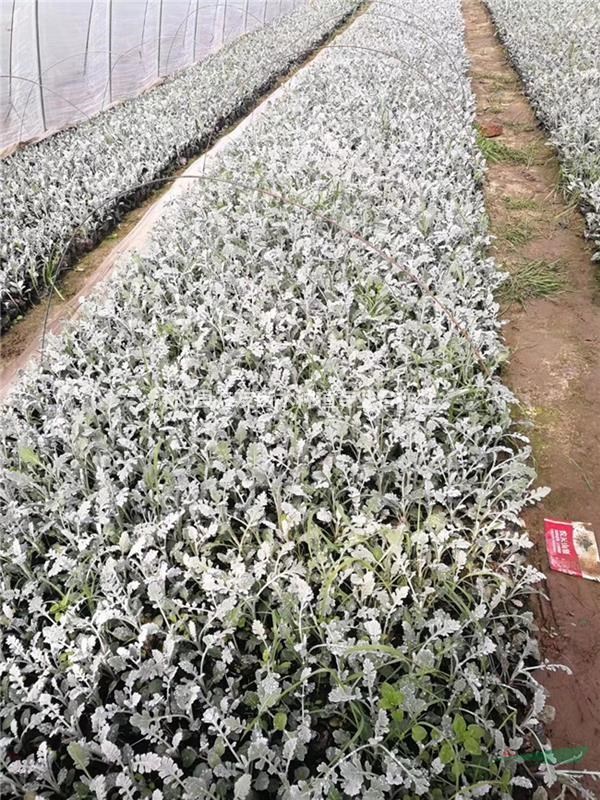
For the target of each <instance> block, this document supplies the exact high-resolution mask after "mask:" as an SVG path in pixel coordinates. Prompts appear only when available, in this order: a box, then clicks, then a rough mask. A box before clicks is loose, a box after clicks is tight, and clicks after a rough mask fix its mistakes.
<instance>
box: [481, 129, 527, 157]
mask: <svg viewBox="0 0 600 800" xmlns="http://www.w3.org/2000/svg"><path fill="white" fill-rule="evenodd" d="M477 145H478V147H479V149H480V150H481V152H482V153H483V155H484V156H485V158H486V161H488V162H489V163H490V164H531V163H532V161H533V160H534V158H535V153H534V152H533V149H532V148H531V147H528V148H515V147H509V145H507V144H505V143H504V142H501V141H498V140H497V139H488V138H487V137H486V136H483V135H482V134H481V133H480V132H479V131H478V132H477Z"/></svg>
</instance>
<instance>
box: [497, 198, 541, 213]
mask: <svg viewBox="0 0 600 800" xmlns="http://www.w3.org/2000/svg"><path fill="white" fill-rule="evenodd" d="M502 199H503V200H504V205H505V206H506V208H507V209H508V210H509V211H533V210H535V209H537V208H538V202H537V200H532V199H530V198H528V197H512V196H511V195H505V196H504V197H503V198H502Z"/></svg>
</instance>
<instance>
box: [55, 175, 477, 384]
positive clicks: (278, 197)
mask: <svg viewBox="0 0 600 800" xmlns="http://www.w3.org/2000/svg"><path fill="white" fill-rule="evenodd" d="M177 180H203V181H213V182H214V183H220V184H224V185H226V186H230V187H234V188H236V189H239V190H241V191H245V192H248V193H258V194H260V195H262V196H263V197H269V198H271V199H273V200H275V201H276V202H277V203H280V204H283V205H289V206H293V207H295V208H300V209H302V210H303V211H306V212H308V213H309V214H312V215H313V216H315V217H317V218H318V219H321V220H322V221H323V222H327V223H329V224H330V225H333V226H334V227H335V228H337V230H339V231H340V232H341V233H344V234H346V235H347V236H350V237H351V238H352V239H354V240H355V241H357V242H359V243H360V244H362V245H363V246H364V247H366V248H367V249H368V250H370V251H371V252H373V253H375V254H376V255H378V256H379V257H380V258H382V259H384V260H385V261H387V262H388V263H389V264H390V265H391V266H393V267H394V268H395V269H398V270H399V271H400V272H401V273H402V274H404V275H405V276H406V277H408V278H409V279H410V280H412V281H413V283H415V284H416V285H417V286H418V287H419V289H420V290H421V292H422V293H423V294H424V295H427V296H428V297H430V298H431V300H432V301H433V303H434V304H435V305H436V306H437V307H438V308H439V309H440V311H442V313H443V314H444V316H445V317H446V319H447V320H448V322H449V323H450V325H452V326H453V327H454V328H455V329H456V330H457V331H458V333H459V334H460V335H461V336H462V337H463V338H464V339H465V341H466V342H467V343H468V344H469V347H470V349H471V351H472V352H473V354H474V356H475V358H476V360H477V361H478V362H479V365H480V366H481V368H482V370H483V372H484V373H485V375H486V376H487V377H490V376H491V372H490V369H489V367H488V365H487V364H486V362H485V359H484V357H483V354H482V353H481V351H480V350H479V348H478V347H477V346H476V345H475V343H474V341H473V339H472V338H471V336H470V334H469V331H468V330H467V329H466V328H465V327H464V326H463V325H462V323H460V322H459V321H458V319H457V318H456V316H455V315H454V314H453V313H452V311H451V310H450V309H449V308H447V306H446V305H445V304H444V303H442V301H441V300H439V299H438V298H437V297H436V296H435V295H434V294H433V292H432V291H431V290H430V289H429V288H428V286H427V284H425V283H424V282H423V281H422V280H421V279H420V277H419V276H418V275H415V274H414V273H413V272H411V270H409V269H408V268H407V267H403V266H402V265H401V264H400V263H399V262H398V261H397V260H396V259H395V258H393V257H392V256H390V255H388V254H387V253H386V252H385V251H384V250H381V248H379V247H377V246H376V245H374V244H372V243H371V242H369V240H368V239H365V237H364V236H362V235H361V234H359V233H357V232H356V231H353V230H351V229H350V228H346V227H345V226H344V225H341V224H340V223H339V222H338V221H337V220H336V219H334V218H333V217H330V216H328V215H326V214H322V213H320V212H319V211H317V209H316V208H312V207H311V206H307V205H305V204H304V203H300V202H299V201H297V200H291V199H290V198H288V197H286V196H285V195H282V194H281V193H279V192H276V191H273V190H271V189H264V188H262V187H260V186H250V185H247V184H243V183H239V182H238V181H232V180H228V179H226V178H217V177H215V176H212V175H171V176H166V177H163V178H155V179H153V180H150V181H144V182H143V183H139V184H137V185H136V186H133V187H130V188H129V189H127V190H126V191H124V192H119V193H118V194H116V195H112V196H111V197H109V198H107V199H106V200H104V201H103V202H102V203H99V204H98V205H97V206H96V207H95V208H94V209H93V210H92V211H91V212H90V213H89V214H88V215H87V216H86V217H85V219H84V220H83V222H81V223H80V224H79V225H78V226H77V229H76V230H75V231H74V232H73V234H72V235H71V237H70V238H69V241H68V242H67V243H66V244H65V246H64V247H63V249H62V252H61V255H60V258H59V260H58V263H57V267H56V272H55V274H54V276H53V278H52V286H51V287H50V295H49V297H48V302H47V304H46V311H45V314H44V324H43V328H42V341H41V346H40V364H43V362H44V351H45V344H46V331H47V326H48V319H49V316H50V305H51V301H52V296H53V295H52V292H53V291H56V279H57V278H58V276H59V273H60V271H61V269H62V267H63V265H64V263H65V257H66V254H67V253H68V251H69V249H70V247H71V245H72V244H73V242H74V240H75V237H76V236H77V232H78V231H79V229H81V228H82V227H83V226H85V225H86V224H87V222H88V221H89V220H90V219H91V218H92V217H93V216H94V215H95V214H96V213H97V212H98V211H99V210H100V209H101V208H102V207H103V206H105V205H108V204H110V203H112V204H114V203H115V202H116V201H117V200H118V199H119V198H121V197H123V196H125V195H126V194H127V193H129V192H134V191H137V190H138V189H144V188H148V187H149V186H153V185H158V184H165V183H169V182H171V181H177Z"/></svg>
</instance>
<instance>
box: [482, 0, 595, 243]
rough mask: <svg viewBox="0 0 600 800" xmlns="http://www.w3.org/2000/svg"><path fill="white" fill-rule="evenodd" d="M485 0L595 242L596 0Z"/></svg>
mask: <svg viewBox="0 0 600 800" xmlns="http://www.w3.org/2000/svg"><path fill="white" fill-rule="evenodd" d="M486 2H487V4H488V6H489V8H490V10H491V12H492V14H493V16H494V20H495V22H496V25H497V26H498V29H499V31H500V35H501V37H502V40H503V41H504V43H505V44H506V46H507V48H508V51H509V53H510V55H511V57H512V59H513V60H514V62H515V65H516V67H517V69H518V70H519V72H520V74H521V75H522V76H523V79H524V81H525V86H526V89H527V92H528V94H529V97H530V98H531V101H532V103H533V105H534V107H535V110H536V112H537V114H538V116H539V118H540V119H541V120H542V122H543V123H544V124H545V125H546V127H547V128H548V130H549V131H550V134H551V136H552V141H553V142H554V144H555V145H556V146H557V148H558V151H559V154H560V157H561V160H562V166H563V174H564V177H565V181H566V185H567V187H568V188H569V190H570V191H571V192H574V193H575V194H576V196H579V197H580V198H581V202H582V205H583V209H584V212H585V215H586V219H587V223H588V230H589V234H590V237H591V239H592V240H593V241H594V243H595V245H596V247H598V248H600V0H570V2H563V0H486ZM596 258H597V259H598V258H600V253H596Z"/></svg>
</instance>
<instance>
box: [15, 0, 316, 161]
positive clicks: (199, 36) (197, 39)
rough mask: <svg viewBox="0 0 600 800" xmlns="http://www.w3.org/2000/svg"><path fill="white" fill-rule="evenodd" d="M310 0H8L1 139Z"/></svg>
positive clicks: (57, 119) (65, 117)
mask: <svg viewBox="0 0 600 800" xmlns="http://www.w3.org/2000/svg"><path fill="white" fill-rule="evenodd" d="M306 1H307V0H0V76H1V77H0V149H3V148H5V147H8V146H10V145H13V144H15V143H17V142H22V141H27V140H29V139H32V138H36V137H39V136H42V135H43V134H44V133H46V132H48V131H53V130H56V129H59V128H62V127H64V126H65V125H68V124H70V123H73V122H76V121H78V120H81V119H85V118H87V117H90V116H91V115H92V114H95V113H97V112H98V111H102V110H103V109H105V108H107V107H108V106H110V105H111V104H112V103H115V102H117V101H119V100H124V99H125V98H128V97H132V96H133V95H135V94H137V93H138V92H139V91H141V90H142V89H145V88H147V87H148V86H151V85H152V84H153V83H155V82H156V81H158V80H159V79H160V78H162V77H163V76H165V75H170V74H171V73H173V72H175V71H177V70H179V69H182V68H183V67H186V66H189V65H190V64H193V63H194V62H196V61H199V60H201V59H202V58H204V57H206V56H207V55H209V54H210V53H212V52H214V51H215V50H218V49H219V48H220V47H221V46H222V45H223V44H225V43H227V42H228V41H231V40H232V39H234V38H235V37H237V36H239V35H240V34H242V33H246V32H248V31H252V30H255V29H256V28H258V27H261V26H262V25H264V24H266V23H267V22H269V21H271V20H272V19H275V18H276V17H279V16H281V15H283V14H287V13H289V12H290V11H292V10H293V9H295V8H296V7H298V6H299V5H301V4H302V3H304V2H306Z"/></svg>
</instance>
